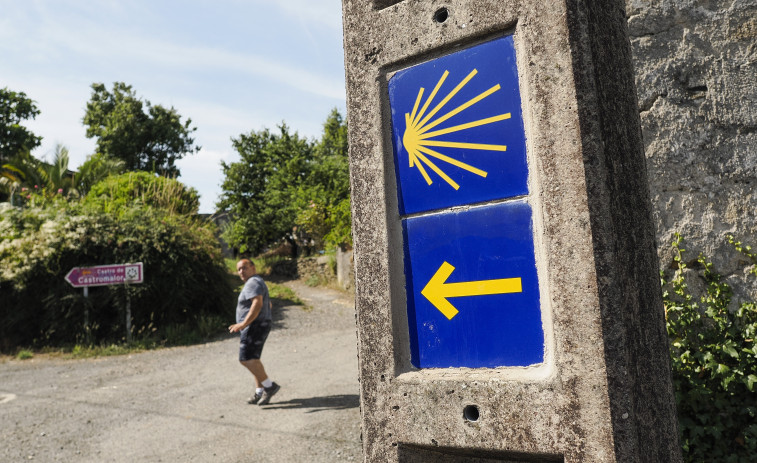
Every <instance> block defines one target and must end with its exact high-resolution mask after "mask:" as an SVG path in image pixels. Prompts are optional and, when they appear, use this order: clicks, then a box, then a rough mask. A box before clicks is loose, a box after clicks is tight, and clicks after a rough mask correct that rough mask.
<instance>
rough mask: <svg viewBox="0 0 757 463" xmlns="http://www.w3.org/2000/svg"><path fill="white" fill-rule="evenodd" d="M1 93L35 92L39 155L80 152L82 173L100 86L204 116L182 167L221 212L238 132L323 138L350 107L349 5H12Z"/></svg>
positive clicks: (3, 32)
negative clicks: (116, 86) (90, 112)
mask: <svg viewBox="0 0 757 463" xmlns="http://www.w3.org/2000/svg"><path fill="white" fill-rule="evenodd" d="M0 12H1V13H0V88H2V87H8V88H9V89H10V90H13V91H17V92H24V93H26V95H27V97H29V98H31V99H32V100H34V101H35V102H36V105H37V108H38V109H39V110H40V114H39V115H38V116H37V117H36V118H35V119H33V120H28V121H26V123H24V126H26V127H27V128H29V129H30V130H31V131H32V132H33V133H34V134H35V135H37V136H41V137H43V140H42V145H41V146H39V147H37V148H36V149H34V150H33V151H32V155H34V156H35V157H37V158H39V159H51V158H52V155H53V152H54V149H55V146H56V145H57V144H61V145H63V146H65V147H66V148H68V149H69V155H70V158H71V159H70V162H69V168H72V169H76V168H77V167H78V166H80V165H81V164H82V163H83V162H84V160H85V159H86V157H87V156H88V155H90V154H92V153H93V152H94V150H95V140H94V139H91V138H89V139H88V138H86V127H85V126H84V125H83V124H82V119H83V117H84V112H85V108H86V105H87V102H88V101H89V99H90V96H91V93H92V89H91V85H92V84H93V83H103V84H105V85H106V86H107V88H108V89H109V90H111V89H112V86H113V82H125V83H127V84H129V85H131V86H132V88H133V90H134V91H135V92H136V94H137V97H139V98H141V99H142V100H145V101H149V102H150V103H152V104H153V105H161V106H164V107H166V108H170V107H173V108H174V109H176V111H177V112H178V113H179V115H181V117H182V121H184V120H186V119H187V118H189V119H191V120H192V125H193V126H195V127H197V131H196V132H194V133H193V135H194V138H195V144H196V145H198V146H200V147H201V150H200V151H199V152H198V153H196V154H193V155H189V156H186V157H185V158H183V159H182V160H181V161H179V162H178V163H177V165H178V167H179V169H180V170H181V176H180V177H179V180H181V181H182V182H184V183H185V184H187V185H189V186H191V187H194V188H195V189H197V191H198V192H199V193H200V212H201V213H212V212H214V211H215V203H216V201H217V200H218V195H219V194H220V192H221V187H220V185H221V183H222V182H223V172H222V170H221V161H225V162H227V163H229V162H235V161H238V160H239V156H238V155H237V153H236V151H235V150H234V149H233V147H232V144H231V139H232V138H236V137H238V136H239V135H241V134H243V133H249V132H251V131H253V130H255V131H258V130H262V129H264V128H268V129H276V127H277V126H278V125H279V124H281V123H282V122H285V123H286V124H287V125H288V126H289V127H290V129H291V130H292V131H297V132H298V133H299V134H300V135H302V136H305V137H308V138H317V137H319V136H320V134H321V131H322V128H323V123H324V122H325V120H326V117H327V116H328V114H329V112H330V111H331V110H332V109H333V108H337V109H338V110H339V111H340V112H341V113H342V114H343V115H344V114H345V90H344V55H343V49H342V23H341V1H340V0H277V1H263V0H129V1H123V0H97V1H92V0H24V1H18V0H0Z"/></svg>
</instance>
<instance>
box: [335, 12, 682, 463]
mask: <svg viewBox="0 0 757 463" xmlns="http://www.w3.org/2000/svg"><path fill="white" fill-rule="evenodd" d="M442 7H445V8H447V10H448V16H447V17H446V19H445V20H444V21H435V20H434V18H435V17H436V16H437V13H438V12H439V10H440V8H442ZM343 11H344V15H343V17H344V28H345V39H344V43H345V65H346V71H347V93H348V104H347V107H348V118H349V120H350V125H349V131H350V133H349V136H350V163H351V164H350V172H351V182H352V195H353V196H352V199H353V206H352V211H353V236H354V241H355V248H354V253H355V254H354V255H355V272H356V276H355V278H356V307H357V325H358V341H359V361H360V371H361V373H360V381H361V414H362V418H363V443H364V452H365V454H364V457H365V459H366V461H371V462H373V461H398V460H400V459H402V460H404V461H429V459H431V458H436V457H438V459H437V460H438V461H549V462H551V461H555V462H556V461H561V462H569V463H571V462H586V461H597V462H658V461H671V462H676V461H680V458H681V457H680V446H679V445H678V433H677V427H676V419H675V410H674V405H673V400H672V388H671V383H670V365H669V360H668V357H667V355H668V354H667V339H666V336H665V331H664V319H663V312H662V306H661V295H660V291H659V281H658V277H657V269H658V263H657V258H656V255H655V251H654V240H655V233H654V226H653V224H652V221H651V210H650V200H649V195H648V191H647V184H648V179H647V176H646V169H645V166H644V155H643V144H642V142H641V127H640V123H639V117H638V106H637V99H636V94H635V90H634V88H633V75H632V73H631V55H630V48H629V46H628V37H627V35H626V34H627V31H626V17H625V11H624V9H623V3H622V1H620V0H617V1H608V0H590V1H578V0H569V1H568V2H533V1H530V0H505V1H501V0H496V1H495V0H475V1H470V0H469V1H463V0H450V1H445V2H444V3H442V2H439V1H435V0H429V1H418V0H416V1H400V2H396V1H393V0H381V1H374V2H368V1H362V0H360V1H358V0H344V1H343ZM507 33H512V34H513V35H514V37H515V43H516V54H517V59H518V70H519V79H520V86H521V96H522V100H523V113H524V122H525V125H526V138H527V140H528V152H529V169H530V171H531V175H532V176H533V178H532V180H533V183H532V185H530V187H531V188H530V189H531V195H532V197H533V198H534V199H533V201H534V230H535V237H534V239H535V241H536V249H537V251H536V252H537V262H538V264H537V265H538V266H539V268H540V270H539V271H540V273H539V278H540V287H542V288H543V294H541V300H542V301H543V304H545V307H546V308H545V312H544V313H545V314H546V315H545V317H546V318H547V320H546V322H545V324H548V325H549V326H550V328H551V329H550V330H549V335H548V338H549V339H548V340H547V342H546V344H547V354H546V357H547V360H546V361H545V364H544V365H543V366H539V367H537V368H534V369H530V367H529V368H523V369H513V368H493V369H484V368H481V369H470V368H449V369H422V370H418V369H415V368H414V367H413V366H412V365H411V364H410V360H409V353H408V344H409V343H408V326H407V312H406V300H407V298H406V293H405V291H406V289H405V280H404V269H403V256H402V243H403V237H402V229H401V222H400V220H401V218H400V216H399V212H398V207H397V202H398V199H397V185H396V180H395V176H394V171H395V170H394V165H393V162H394V161H393V156H392V145H391V138H390V135H389V130H388V128H389V120H388V119H389V107H388V106H389V103H388V101H387V96H386V94H387V93H386V85H387V79H388V78H389V77H388V76H389V75H390V74H391V73H392V72H394V71H397V70H399V69H403V68H405V67H407V66H409V65H412V64H415V63H418V62H422V61H425V60H428V59H432V58H435V57H438V56H441V55H443V54H445V53H448V52H450V51H453V50H456V49H460V48H462V47H467V46H470V45H473V44H475V43H479V42H481V41H484V40H487V39H490V38H494V37H497V36H502V35H504V34H507ZM542 285H543V286H542ZM470 405H476V406H477V407H478V410H479V412H480V418H479V419H478V420H476V421H475V422H472V421H470V420H466V419H465V415H464V410H465V408H466V407H468V406H470ZM439 454H441V456H440V455H439ZM431 461H434V460H431Z"/></svg>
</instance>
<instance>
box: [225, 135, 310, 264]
mask: <svg viewBox="0 0 757 463" xmlns="http://www.w3.org/2000/svg"><path fill="white" fill-rule="evenodd" d="M232 143H233V146H234V148H235V149H236V150H237V152H238V153H239V156H240V158H241V159H240V161H238V162H233V163H231V164H227V163H225V162H222V163H221V167H222V168H223V173H224V176H225V179H224V181H223V184H222V186H221V188H222V193H221V199H220V201H219V202H218V207H219V208H220V209H226V210H229V211H230V212H231V214H232V216H233V217H234V219H233V222H232V223H231V225H230V226H229V228H227V229H226V230H225V232H224V239H226V241H227V242H228V243H229V244H231V245H232V246H234V247H236V248H238V249H239V250H240V251H242V252H252V253H257V252H259V251H261V250H262V249H263V248H264V247H265V246H266V245H268V244H270V243H272V242H274V241H276V240H277V239H279V238H282V237H284V236H286V235H288V234H289V233H291V231H292V227H293V226H294V221H295V217H296V215H297V211H298V207H297V204H296V201H295V196H296V193H297V190H298V188H299V187H300V186H301V185H302V184H303V182H304V180H305V178H306V177H307V174H308V169H309V164H308V161H309V160H310V159H311V157H312V151H313V148H312V146H311V144H310V143H309V142H308V141H307V140H306V139H304V138H301V137H300V136H299V135H298V134H297V132H295V133H293V134H292V133H289V128H288V127H287V126H286V125H285V124H282V125H281V126H279V131H278V133H274V132H271V131H269V130H268V129H264V130H261V131H259V132H255V131H252V132H250V133H249V134H242V135H240V136H239V137H238V138H235V139H232Z"/></svg>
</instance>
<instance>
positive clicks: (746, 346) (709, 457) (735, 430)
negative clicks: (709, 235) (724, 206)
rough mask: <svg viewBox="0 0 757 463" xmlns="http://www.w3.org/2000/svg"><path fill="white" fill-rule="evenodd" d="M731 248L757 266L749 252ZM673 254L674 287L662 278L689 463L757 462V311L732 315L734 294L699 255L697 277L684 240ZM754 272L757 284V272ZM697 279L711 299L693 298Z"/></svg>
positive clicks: (745, 307)
mask: <svg viewBox="0 0 757 463" xmlns="http://www.w3.org/2000/svg"><path fill="white" fill-rule="evenodd" d="M729 240H730V241H731V243H732V244H734V245H735V246H736V249H737V250H739V251H741V252H742V253H743V254H744V255H745V256H746V257H747V258H749V259H750V260H751V262H752V264H757V259H755V255H754V254H752V253H751V249H750V248H749V247H748V246H742V245H741V243H739V242H737V241H735V240H734V239H733V238H732V237H729ZM673 247H674V249H675V251H676V257H675V262H676V264H677V271H676V272H675V274H674V275H673V277H672V278H671V279H670V281H667V280H666V279H665V277H664V276H663V279H662V284H663V300H664V304H665V313H666V318H667V329H668V336H669V338H670V342H671V358H672V363H673V386H674V389H675V395H676V404H677V406H678V417H679V424H680V429H681V441H682V444H683V453H684V457H685V459H686V461H689V462H703V461H707V462H724V463H737V462H744V463H746V462H752V461H754V458H755V455H757V345H755V335H757V306H756V305H755V303H754V302H743V303H741V304H738V306H737V307H732V305H735V304H732V291H731V287H730V286H729V285H728V284H727V283H726V282H724V281H723V279H722V277H721V276H720V275H718V274H717V273H716V272H715V271H714V270H713V268H712V263H710V262H709V261H708V260H707V259H706V258H705V257H704V256H701V255H700V256H699V258H698V259H697V261H696V267H698V268H699V271H698V272H694V271H692V270H691V269H690V268H689V266H687V264H686V261H685V260H684V253H685V250H684V249H683V247H682V240H681V237H680V236H676V240H675V242H674V243H673ZM693 266H694V265H692V267H693ZM687 268H689V270H687ZM750 271H751V276H752V277H754V276H757V267H755V266H754V265H752V267H751V270H750ZM692 278H701V279H702V280H703V282H704V294H701V295H698V294H697V295H695V294H693V293H694V292H695V291H693V290H692V289H691V288H692V287H694V286H695V285H693V284H691V283H692V282H691V279H692Z"/></svg>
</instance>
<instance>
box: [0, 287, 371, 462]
mask: <svg viewBox="0 0 757 463" xmlns="http://www.w3.org/2000/svg"><path fill="white" fill-rule="evenodd" d="M288 285H289V286H290V287H292V288H293V289H295V291H296V292H297V293H298V294H299V295H300V297H301V298H302V299H303V300H305V301H306V302H307V303H308V304H309V305H310V306H311V307H312V308H313V310H311V311H305V310H303V309H302V308H301V307H296V306H287V307H280V308H279V309H278V310H277V314H278V315H276V316H275V318H276V323H275V327H274V330H273V331H272V332H271V335H270V337H269V339H268V342H267V343H266V348H265V351H264V353H263V361H264V362H265V365H266V369H267V370H268V373H269V375H271V377H272V378H273V379H274V380H275V381H277V382H278V383H280V384H281V386H282V388H281V391H280V392H279V393H278V394H277V395H276V396H275V397H274V400H273V401H272V403H271V404H269V405H267V406H264V407H258V406H254V405H247V403H246V398H247V397H248V396H249V395H250V392H251V388H252V379H251V376H250V375H249V373H247V372H246V370H244V369H243V368H242V367H241V366H240V365H239V364H238V363H237V360H236V355H237V345H238V343H237V340H236V338H235V337H234V338H232V337H228V338H224V339H222V340H219V341H216V342H210V343H207V344H202V345H197V346H191V347H180V348H171V349H163V350H157V351H150V352H144V353H139V354H132V355H128V356H119V357H107V358H98V359H89V360H62V359H56V358H44V357H35V358H34V359H32V360H26V361H17V360H7V361H5V362H3V363H0V461H1V462H20V461H43V462H98V463H99V462H129V463H131V462H136V461H139V462H213V461H218V462H248V461H256V462H269V461H270V462H316V463H318V462H336V461H361V460H362V457H361V449H360V423H359V419H360V418H359V399H358V381H357V375H358V371H357V358H356V341H355V321H354V309H353V307H354V303H353V301H352V300H350V298H349V296H348V295H346V294H345V293H341V292H337V291H332V290H328V289H323V288H309V287H307V286H305V285H302V284H300V283H298V282H291V283H288ZM231 312H233V308H230V314H231Z"/></svg>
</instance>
